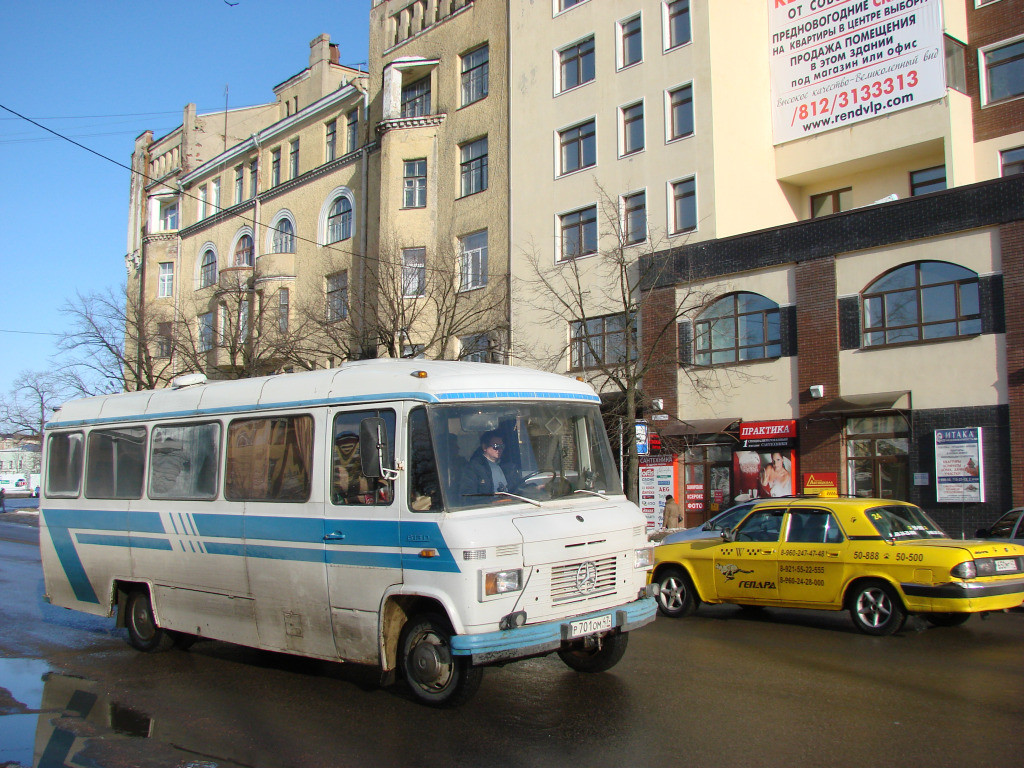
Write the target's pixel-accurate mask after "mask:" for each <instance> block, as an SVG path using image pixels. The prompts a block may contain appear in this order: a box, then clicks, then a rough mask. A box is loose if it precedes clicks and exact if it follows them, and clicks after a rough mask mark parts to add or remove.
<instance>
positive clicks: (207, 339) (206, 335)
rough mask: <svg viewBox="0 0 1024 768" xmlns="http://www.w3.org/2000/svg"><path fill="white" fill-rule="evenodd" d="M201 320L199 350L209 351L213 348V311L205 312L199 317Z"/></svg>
mask: <svg viewBox="0 0 1024 768" xmlns="http://www.w3.org/2000/svg"><path fill="white" fill-rule="evenodd" d="M197 320H198V321H199V351H200V352H209V351H210V350H211V349H213V327H214V326H213V323H214V317H213V312H204V313H203V314H201V315H199V317H198V318H197Z"/></svg>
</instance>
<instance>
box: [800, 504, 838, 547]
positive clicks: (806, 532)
mask: <svg viewBox="0 0 1024 768" xmlns="http://www.w3.org/2000/svg"><path fill="white" fill-rule="evenodd" d="M786 541H788V542H791V543H796V542H799V543H804V544H840V543H842V542H843V541H845V537H844V536H843V531H842V529H841V528H840V527H839V523H838V522H836V519H835V517H834V516H833V515H832V513H831V512H825V511H807V512H804V511H799V512H791V513H790V515H789V531H788V532H787V534H786Z"/></svg>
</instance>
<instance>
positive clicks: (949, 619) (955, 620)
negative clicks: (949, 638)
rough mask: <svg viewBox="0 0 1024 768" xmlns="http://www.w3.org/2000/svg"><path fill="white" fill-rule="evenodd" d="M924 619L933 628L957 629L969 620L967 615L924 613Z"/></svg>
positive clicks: (969, 616)
mask: <svg viewBox="0 0 1024 768" xmlns="http://www.w3.org/2000/svg"><path fill="white" fill-rule="evenodd" d="M924 617H925V618H926V619H927V620H928V623H929V624H931V625H932V626H933V627H959V626H960V625H961V624H963V623H964V622H965V621H967V620H968V619H969V618H971V614H969V613H926V614H925V615H924Z"/></svg>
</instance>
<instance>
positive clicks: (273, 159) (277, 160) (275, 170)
mask: <svg viewBox="0 0 1024 768" xmlns="http://www.w3.org/2000/svg"><path fill="white" fill-rule="evenodd" d="M280 183H281V148H280V147H278V148H277V149H274V150H272V151H271V152H270V186H272V187H276V186H277V185H278V184H280Z"/></svg>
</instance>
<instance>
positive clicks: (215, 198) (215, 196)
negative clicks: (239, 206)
mask: <svg viewBox="0 0 1024 768" xmlns="http://www.w3.org/2000/svg"><path fill="white" fill-rule="evenodd" d="M210 208H211V210H210V213H211V215H212V214H214V213H219V212H220V179H214V180H213V181H211V182H210Z"/></svg>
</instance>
